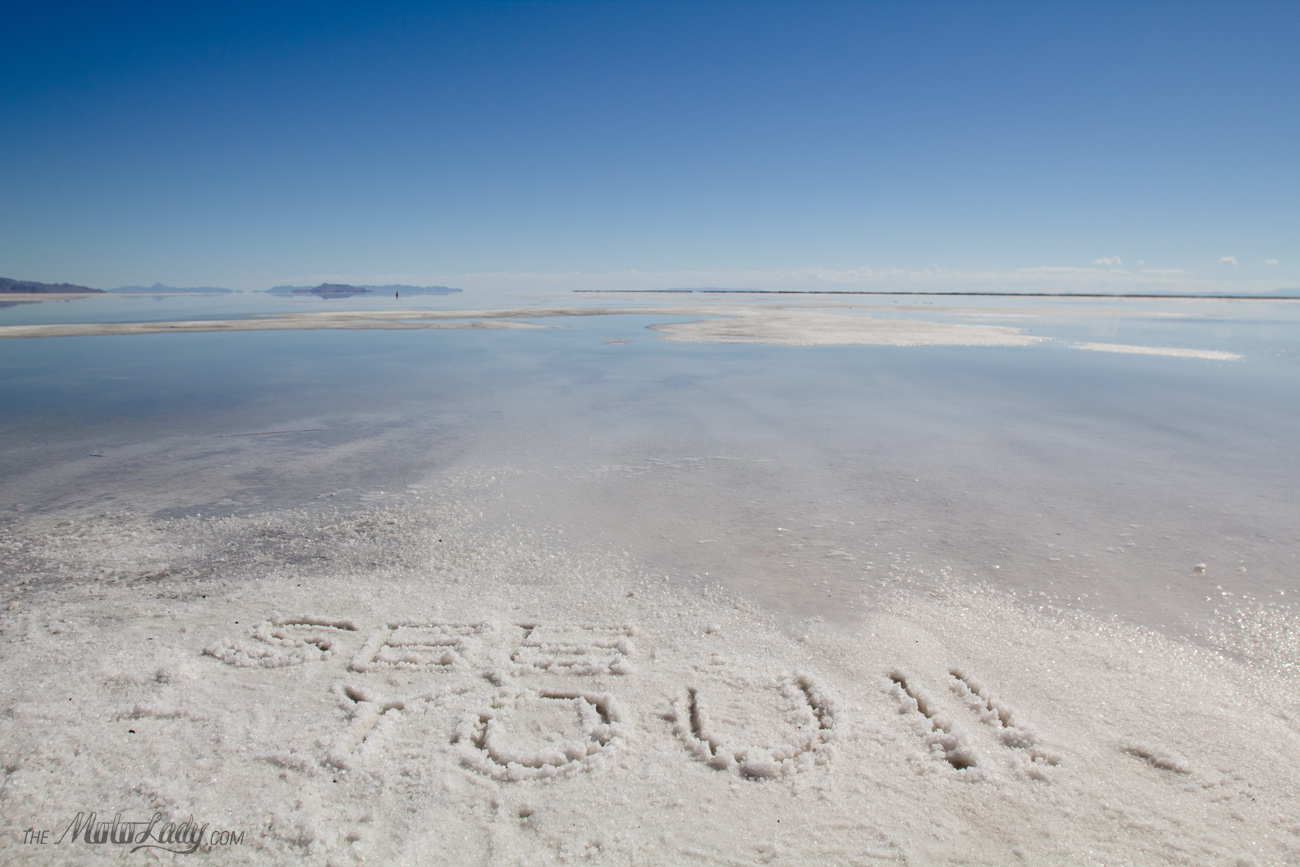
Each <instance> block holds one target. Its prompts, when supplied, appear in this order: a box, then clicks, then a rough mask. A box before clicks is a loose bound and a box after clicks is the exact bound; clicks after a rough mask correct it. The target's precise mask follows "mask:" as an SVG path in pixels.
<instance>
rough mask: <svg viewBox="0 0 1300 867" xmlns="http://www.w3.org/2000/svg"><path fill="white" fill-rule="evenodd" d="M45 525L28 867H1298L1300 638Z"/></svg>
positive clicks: (39, 521) (29, 742) (568, 567)
mask: <svg viewBox="0 0 1300 867" xmlns="http://www.w3.org/2000/svg"><path fill="white" fill-rule="evenodd" d="M22 521H23V523H20V524H11V525H10V526H9V527H8V528H7V529H6V532H5V535H4V537H3V547H2V548H0V558H2V559H0V565H3V567H4V574H5V575H6V576H7V577H8V579H9V580H8V581H7V582H6V586H5V594H6V607H5V610H4V612H3V617H2V618H0V642H2V643H0V647H2V648H3V650H2V652H0V672H3V677H0V707H2V710H3V712H2V713H0V744H2V745H3V772H4V781H3V786H2V787H0V815H2V816H3V822H4V826H5V827H4V831H3V833H2V834H0V861H4V862H6V863H87V864H95V863H110V862H111V863H119V862H120V861H121V860H123V856H122V854H121V852H120V851H109V847H104V846H100V847H94V846H89V845H85V844H78V845H75V846H73V845H70V844H67V843H65V844H63V845H61V846H59V847H46V848H45V849H44V850H42V849H40V847H33V846H23V845H22V844H21V842H20V840H21V831H22V829H24V828H28V827H38V828H39V827H51V828H54V827H57V829H58V830H56V832H55V833H56V834H57V833H59V831H61V830H62V828H63V827H65V826H66V824H67V823H68V822H69V821H70V820H71V818H72V816H73V815H75V813H76V812H77V811H78V810H87V811H88V810H99V811H100V813H101V814H103V813H107V814H109V815H112V814H113V813H118V812H120V813H123V814H124V815H125V816H126V817H128V818H130V817H135V816H147V815H149V814H151V813H152V812H153V811H154V810H155V809H160V810H163V811H164V812H166V813H167V815H168V816H169V817H176V818H178V819H179V818H184V817H187V816H189V815H191V814H192V815H193V816H194V817H195V818H196V819H197V820H198V821H200V822H208V823H210V824H211V826H212V827H213V828H214V829H220V828H225V829H231V830H235V831H243V832H244V842H243V844H242V845H239V846H233V847H227V848H223V849H217V850H213V851H211V852H202V851H201V852H199V853H197V854H195V855H191V856H187V858H188V859H193V860H192V861H191V860H187V861H186V862H185V863H213V864H216V863H220V864H232V863H234V864H240V863H249V864H321V865H325V864H331V865H351V864H360V863H364V862H369V863H386V864H412V865H415V864H541V863H592V864H661V863H674V864H691V863H700V864H705V863H708V864H893V863H913V864H1008V863H1018V862H1024V863H1032V864H1097V863H1104V864H1191V863H1195V864H1288V863H1300V792H1298V791H1297V783H1296V781H1297V780H1300V703H1298V702H1297V698H1296V696H1297V690H1296V687H1297V685H1298V684H1297V678H1296V668H1295V663H1296V661H1297V660H1295V659H1291V658H1281V657H1280V656H1279V654H1281V655H1283V656H1285V655H1286V654H1294V653H1295V646H1294V641H1292V642H1291V643H1290V644H1289V645H1288V644H1286V641H1285V636H1287V635H1294V624H1293V623H1291V622H1289V621H1288V620H1287V619H1286V616H1285V614H1284V613H1280V614H1277V617H1278V618H1281V622H1271V625H1269V624H1264V626H1263V627H1260V624H1259V623H1258V622H1256V621H1252V623H1254V625H1255V627H1256V629H1255V633H1252V634H1257V633H1258V632H1259V630H1260V628H1263V630H1264V631H1265V632H1270V630H1271V632H1270V634H1272V635H1274V636H1275V637H1278V636H1281V638H1280V639H1279V640H1275V641H1273V642H1272V643H1269V642H1267V641H1265V642H1263V643H1257V645H1251V647H1254V649H1255V650H1256V651H1258V652H1260V653H1262V654H1264V655H1262V656H1256V657H1251V656H1250V655H1249V653H1247V654H1246V655H1245V656H1237V657H1235V658H1234V657H1230V656H1228V655H1224V654H1220V653H1218V652H1215V651H1213V650H1207V649H1206V648H1204V647H1194V646H1191V645H1186V644H1178V643H1174V642H1172V641H1169V640H1167V639H1165V638H1162V637H1161V636H1159V635H1157V634H1154V633H1151V632H1148V631H1143V630H1139V629H1136V628H1132V627H1127V626H1123V625H1118V624H1113V623H1109V624H1108V623H1100V622H1098V621H1096V620H1093V619H1090V618H1088V617H1085V616H1081V615H1077V614H1073V615H1071V614H1066V613H1062V612H1050V611H1048V612H1045V611H1039V610H1032V609H1030V608H1028V607H1026V606H1024V605H1022V604H1021V603H1019V602H1017V601H1016V600H1014V599H1011V598H1008V597H1006V596H1003V595H1000V594H998V593H995V592H993V591H991V590H989V589H987V588H982V587H979V586H969V585H961V584H958V583H951V582H950V583H947V584H943V585H936V584H933V583H929V582H930V581H931V579H921V578H919V577H917V578H915V579H911V578H909V576H906V575H900V576H898V578H899V580H898V581H897V582H896V585H895V586H896V587H897V589H896V590H895V591H893V592H890V593H888V594H886V595H885V596H882V598H881V600H880V602H879V604H878V605H877V606H876V607H875V609H874V610H873V612H872V613H871V614H870V615H869V616H867V617H865V618H864V619H863V620H862V621H861V622H860V623H857V624H856V625H854V626H852V627H848V628H842V627H831V626H828V625H825V624H822V623H819V622H817V621H810V622H807V623H805V624H803V626H802V628H800V629H798V630H796V631H795V634H790V633H788V632H782V631H781V630H778V629H777V628H776V626H775V625H774V624H773V622H772V620H771V619H770V618H769V617H768V616H766V615H764V614H763V613H761V612H758V611H755V610H752V609H751V608H749V607H747V606H745V605H744V604H741V603H740V602H738V601H736V600H735V599H733V598H729V597H728V596H726V595H724V594H722V593H720V592H718V591H716V590H714V589H711V588H710V587H708V586H705V585H682V584H679V583H675V582H672V581H668V580H665V577H664V576H660V575H653V574H648V573H646V572H643V571H641V570H640V569H638V568H637V566H636V564H634V563H630V562H627V561H626V559H625V558H622V557H620V556H615V555H614V554H612V553H611V552H606V551H601V550H599V549H597V548H593V547H585V546H583V545H581V544H575V543H569V542H566V543H564V544H559V542H558V541H557V539H556V538H552V537H547V536H545V535H542V534H540V533H537V532H526V531H522V530H513V529H499V528H498V529H494V530H489V529H487V528H484V527H482V526H479V523H478V518H477V515H476V513H475V512H474V511H473V510H472V509H468V508H465V507H453V506H434V507H430V506H402V507H388V508H384V509H377V510H374V511H369V512H365V513H361V514H352V515H347V516H340V515H308V514H306V513H301V512H285V513H274V514H269V515H262V516H259V517H255V518H226V519H198V518H194V519H184V520H180V521H173V522H162V521H158V520H151V519H144V518H138V517H132V516H129V515H116V516H102V517H98V518H93V519H92V518H86V519H82V520H77V521H67V520H62V521H60V520H58V519H54V518H48V519H47V518H40V517H30V516H25V517H24V518H23V519H22ZM1225 640H1228V639H1226V638H1225ZM1251 647H1246V648H1245V650H1247V651H1249V650H1250V649H1251ZM1240 649H1241V648H1238V650H1240ZM113 848H114V849H116V848H117V847H113ZM164 858H166V859H172V858H173V856H171V855H162V856H158V855H157V854H156V853H154V852H151V851H149V850H145V851H142V852H139V853H136V854H135V855H133V856H131V859H130V860H131V863H136V862H137V860H138V861H139V862H142V863H150V862H151V861H153V860H162V859H164Z"/></svg>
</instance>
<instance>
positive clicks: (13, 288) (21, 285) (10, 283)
mask: <svg viewBox="0 0 1300 867" xmlns="http://www.w3.org/2000/svg"><path fill="white" fill-rule="evenodd" d="M103 291H104V290H103V289H91V288H90V287H89V286H74V285H72V284H71V283H37V282H36V281H35V280H10V279H9V278H8V277H0V292H12V293H14V294H19V293H23V294H31V295H44V294H49V293H55V292H94V293H100V292H103Z"/></svg>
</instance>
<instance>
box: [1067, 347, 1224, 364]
mask: <svg viewBox="0 0 1300 867" xmlns="http://www.w3.org/2000/svg"><path fill="white" fill-rule="evenodd" d="M1070 346H1071V347H1072V348H1074V349H1090V350H1092V351H1094V352H1122V353H1125V354H1128V355H1168V356H1171V357H1174V358H1203V359H1205V360H1207V361H1240V360H1241V359H1242V358H1244V357H1245V356H1243V355H1239V354H1237V353H1235V352H1221V351H1219V350H1215V349H1175V348H1174V347H1170V346H1133V345H1129V344H1127V343H1071V344H1070Z"/></svg>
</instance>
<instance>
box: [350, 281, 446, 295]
mask: <svg viewBox="0 0 1300 867" xmlns="http://www.w3.org/2000/svg"><path fill="white" fill-rule="evenodd" d="M366 288H367V289H373V290H375V291H376V292H380V293H384V292H393V293H397V292H405V293H406V294H407V295H450V294H451V293H453V292H460V291H462V290H460V289H452V288H451V287H450V286H405V285H402V284H398V283H390V284H389V285H387V286H371V285H370V284H368V283H367V284H366Z"/></svg>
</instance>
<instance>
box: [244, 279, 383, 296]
mask: <svg viewBox="0 0 1300 867" xmlns="http://www.w3.org/2000/svg"><path fill="white" fill-rule="evenodd" d="M267 291H268V292H270V293H271V294H272V295H316V296H319V297H321V298H350V297H351V296H353V295H369V294H370V290H369V289H367V288H365V287H364V286H349V285H347V284H346V283H322V284H320V285H319V286H272V287H271V288H270V289H268V290H267Z"/></svg>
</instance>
